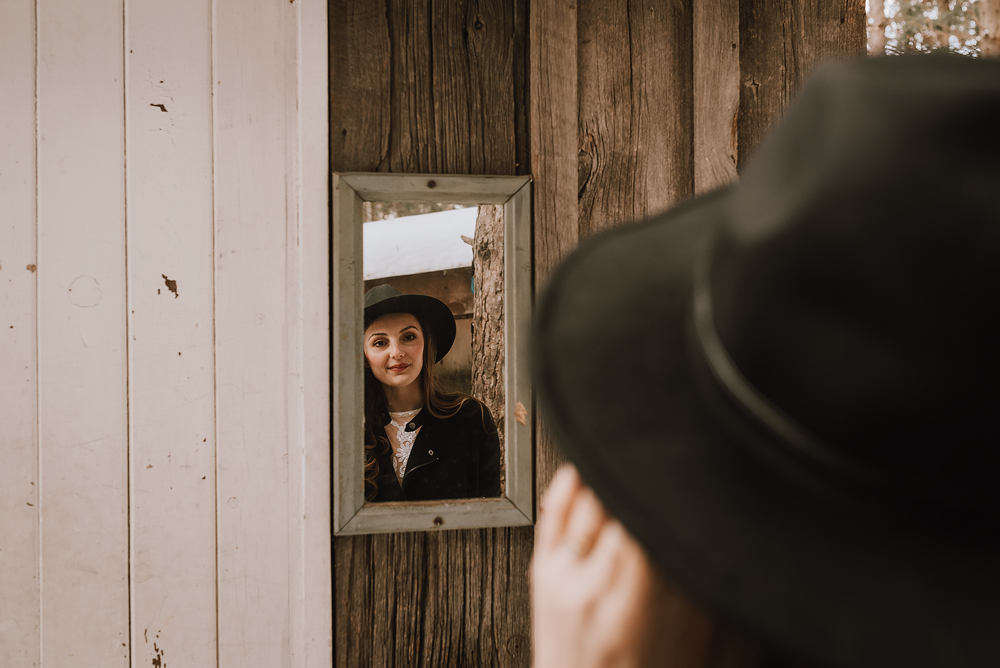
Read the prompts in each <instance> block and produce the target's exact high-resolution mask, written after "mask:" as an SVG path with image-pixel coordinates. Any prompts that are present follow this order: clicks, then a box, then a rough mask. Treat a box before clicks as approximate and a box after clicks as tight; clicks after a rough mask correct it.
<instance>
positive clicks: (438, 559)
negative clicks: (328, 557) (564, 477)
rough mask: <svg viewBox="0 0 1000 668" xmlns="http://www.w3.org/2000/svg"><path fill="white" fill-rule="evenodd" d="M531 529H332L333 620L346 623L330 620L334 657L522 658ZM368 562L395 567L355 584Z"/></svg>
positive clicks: (344, 662) (525, 659) (469, 661)
mask: <svg viewBox="0 0 1000 668" xmlns="http://www.w3.org/2000/svg"><path fill="white" fill-rule="evenodd" d="M532 534H533V531H532V529H531V527H517V528H499V529H486V530H475V529H474V530H463V531H445V532H441V533H433V534H427V533H404V534H383V535H377V536H355V537H351V538H350V539H349V540H345V539H343V538H338V539H337V540H336V546H337V547H336V552H337V562H336V563H337V564H338V568H337V591H338V614H337V619H338V620H341V619H344V620H351V622H352V626H351V627H350V628H339V629H338V634H337V662H336V665H337V666H362V665H364V666H367V665H371V666H414V665H420V666H424V667H426V668H446V667H450V666H504V667H506V666H527V665H530V660H531V652H530V631H529V629H530V613H529V601H528V582H527V577H524V576H525V575H526V574H527V569H528V564H529V562H530V560H531V544H532ZM369 564H374V565H375V566H376V567H377V568H380V569H388V568H393V569H394V572H393V575H392V576H391V577H382V578H376V579H374V580H371V581H369V584H368V586H359V584H360V583H361V582H362V580H361V579H360V578H358V577H357V575H358V571H359V570H361V571H362V572H364V571H365V570H367V569H368V568H370V566H369ZM341 593H343V594H344V595H343V596H342V597H341V596H340V594H341ZM373 631H380V632H378V633H373ZM389 639H392V640H394V641H395V642H388V640H389Z"/></svg>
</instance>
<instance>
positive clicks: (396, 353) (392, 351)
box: [389, 343, 403, 359]
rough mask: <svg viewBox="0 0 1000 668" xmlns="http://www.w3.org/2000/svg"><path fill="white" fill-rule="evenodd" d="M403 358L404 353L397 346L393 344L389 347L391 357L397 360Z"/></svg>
mask: <svg viewBox="0 0 1000 668" xmlns="http://www.w3.org/2000/svg"><path fill="white" fill-rule="evenodd" d="M402 356H403V351H402V350H401V349H400V347H399V346H398V345H397V344H395V343H393V344H392V345H390V346H389V357H392V358H393V359H395V358H398V357H402Z"/></svg>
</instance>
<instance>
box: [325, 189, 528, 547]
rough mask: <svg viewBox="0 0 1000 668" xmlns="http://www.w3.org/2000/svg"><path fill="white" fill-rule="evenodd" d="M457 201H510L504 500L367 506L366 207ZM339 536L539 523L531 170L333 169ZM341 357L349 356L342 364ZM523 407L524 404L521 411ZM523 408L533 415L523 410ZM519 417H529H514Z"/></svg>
mask: <svg viewBox="0 0 1000 668" xmlns="http://www.w3.org/2000/svg"><path fill="white" fill-rule="evenodd" d="M366 201H367V202H371V201H383V202H404V201H409V202H452V203H456V204H468V205H478V204H502V205H503V207H504V288H503V289H504V313H505V316H506V317H505V319H504V338H505V355H506V359H505V360H504V387H505V388H506V392H505V399H504V401H505V404H504V416H503V419H504V430H505V438H506V445H505V462H504V466H505V470H506V485H505V490H504V491H505V496H502V497H499V498H495V499H459V500H454V501H421V502H400V503H378V504H365V499H364V483H363V480H362V469H363V464H364V462H363V459H364V452H363V448H361V447H360V445H361V443H362V440H363V437H362V422H363V406H362V387H363V383H364V377H363V372H362V365H361V361H360V360H361V356H362V338H363V337H362V329H363V327H362V303H363V298H364V281H363V280H362V247H361V244H362V228H361V226H362V203H363V202H366ZM331 242H332V245H333V249H332V256H331V257H332V267H331V270H332V277H331V278H332V282H331V286H330V288H331V292H332V300H333V330H332V339H333V340H332V348H333V367H334V368H333V388H332V389H333V407H332V408H333V410H332V418H333V424H332V427H331V430H332V433H331V437H332V441H333V485H334V490H333V521H334V527H333V529H334V534H335V535H338V536H341V535H350V534H371V533H386V532H396V531H424V530H442V529H469V528H476V527H496V526H519V525H525V524H531V523H532V522H533V520H534V506H533V494H534V479H533V476H532V473H533V471H532V466H533V462H534V458H533V455H532V431H533V412H532V405H533V402H532V397H531V381H530V374H529V370H528V336H529V330H530V324H529V321H530V317H531V298H532V289H531V179H530V177H527V176H442V175H438V174H384V173H360V172H356V173H339V174H338V173H335V174H333V229H332V232H331ZM344 360H350V362H347V363H345V362H344ZM518 404H520V405H521V406H523V408H519V407H518ZM523 411H527V412H526V415H525V413H524V412H523ZM519 413H520V414H521V417H522V419H523V422H522V421H521V420H518V419H516V418H515V415H518V414H519Z"/></svg>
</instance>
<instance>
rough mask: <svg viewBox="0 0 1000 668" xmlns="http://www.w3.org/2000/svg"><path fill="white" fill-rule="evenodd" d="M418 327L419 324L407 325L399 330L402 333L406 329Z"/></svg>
mask: <svg viewBox="0 0 1000 668" xmlns="http://www.w3.org/2000/svg"><path fill="white" fill-rule="evenodd" d="M416 328H417V326H416V325H407V326H406V327H404V328H403V329H401V330H399V333H400V334H402V333H403V332H405V331H406V330H408V329H416Z"/></svg>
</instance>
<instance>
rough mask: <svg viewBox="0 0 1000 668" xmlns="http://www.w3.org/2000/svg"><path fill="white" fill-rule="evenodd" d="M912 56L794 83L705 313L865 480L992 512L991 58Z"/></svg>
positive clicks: (741, 363)
mask: <svg viewBox="0 0 1000 668" xmlns="http://www.w3.org/2000/svg"><path fill="white" fill-rule="evenodd" d="M920 60H921V62H920V63H919V66H915V65H918V63H917V61H914V60H910V59H906V58H897V59H889V58H886V59H873V60H872V61H871V63H868V64H865V65H864V66H861V67H859V66H858V65H857V64H855V65H852V66H851V67H843V66H841V67H832V68H829V69H827V70H826V72H825V73H822V74H820V76H818V77H817V78H816V79H814V80H813V82H812V84H811V86H809V87H807V88H806V89H805V90H803V92H802V94H801V96H800V98H799V100H798V101H797V104H796V106H795V107H794V108H793V110H792V111H791V112H790V113H789V115H788V117H787V118H786V119H785V121H784V122H783V124H782V126H781V127H780V129H779V130H778V131H777V132H776V133H775V135H774V136H773V137H772V138H771V141H770V143H769V144H768V145H767V147H766V148H765V149H763V150H762V151H761V154H760V155H759V156H758V158H757V160H756V161H755V162H754V163H753V164H752V165H751V167H750V168H748V169H747V172H746V174H745V175H744V178H743V181H742V182H741V184H740V187H739V188H738V189H737V192H736V193H735V194H734V197H733V200H732V203H731V204H732V206H731V207H730V208H729V221H728V224H727V225H725V226H723V228H722V230H721V235H720V237H719V240H718V242H717V244H716V246H715V248H714V251H713V255H714V257H713V262H712V271H711V291H712V295H713V303H714V309H715V316H714V317H715V322H716V325H717V327H718V330H719V336H720V338H721V340H722V342H723V344H724V345H725V347H726V349H727V351H728V353H729V355H730V356H731V357H732V359H733V361H734V362H735V364H736V366H737V367H738V368H739V370H740V371H741V372H742V374H743V375H744V376H745V377H746V378H747V380H748V381H749V382H750V383H751V384H752V385H753V386H754V387H755V388H756V389H757V390H758V391H759V392H760V393H761V394H762V395H763V396H765V397H766V398H767V399H768V400H770V401H771V402H772V403H773V404H775V405H777V406H780V407H781V408H782V410H783V411H785V413H787V414H788V415H789V416H790V417H791V418H792V419H794V420H795V421H796V422H798V423H799V424H801V425H802V426H804V427H805V428H806V429H807V430H809V431H810V432H812V433H813V434H815V435H816V436H817V437H818V438H819V439H820V440H821V441H823V442H824V443H826V444H827V445H829V447H831V448H833V449H834V450H836V451H838V452H839V453H840V454H842V455H843V456H845V457H847V458H849V459H850V460H851V461H852V462H855V463H857V464H859V465H860V466H862V467H864V468H865V469H867V470H868V471H869V472H870V473H871V474H872V476H873V477H874V478H875V479H877V480H882V481H885V480H890V479H891V480H893V481H894V482H896V483H898V484H899V485H901V486H902V487H905V488H906V491H908V492H910V493H912V494H914V495H916V496H920V497H926V498H931V499H933V500H934V501H935V502H943V503H946V504H949V505H957V506H964V507H974V508H977V509H983V507H984V506H987V507H989V508H991V509H992V510H995V511H1000V492H998V491H996V490H1000V486H997V485H996V484H995V478H996V475H997V473H998V472H1000V448H998V447H997V444H998V443H1000V433H998V431H1000V430H998V427H997V422H996V420H995V418H994V417H993V415H994V413H995V406H996V405H997V403H998V401H1000V381H998V379H1000V352H998V351H1000V346H998V343H1000V317H997V314H996V311H997V301H998V300H997V297H998V294H1000V261H998V259H1000V210H998V207H997V206H996V202H995V197H994V196H993V194H992V193H993V192H994V188H995V187H996V184H997V183H1000V157H998V156H1000V131H998V128H997V125H996V119H998V118H1000V63H977V64H976V65H973V66H970V64H969V63H968V62H967V61H962V62H958V61H957V60H955V59H951V58H940V59H934V58H922V59H920ZM928 62H930V63H931V64H932V66H928V65H927V63H928ZM962 128H976V132H975V138H974V140H973V137H971V136H970V137H967V138H965V139H963V138H962V137H961V135H959V136H958V137H956V132H960V131H961V129H962Z"/></svg>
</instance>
